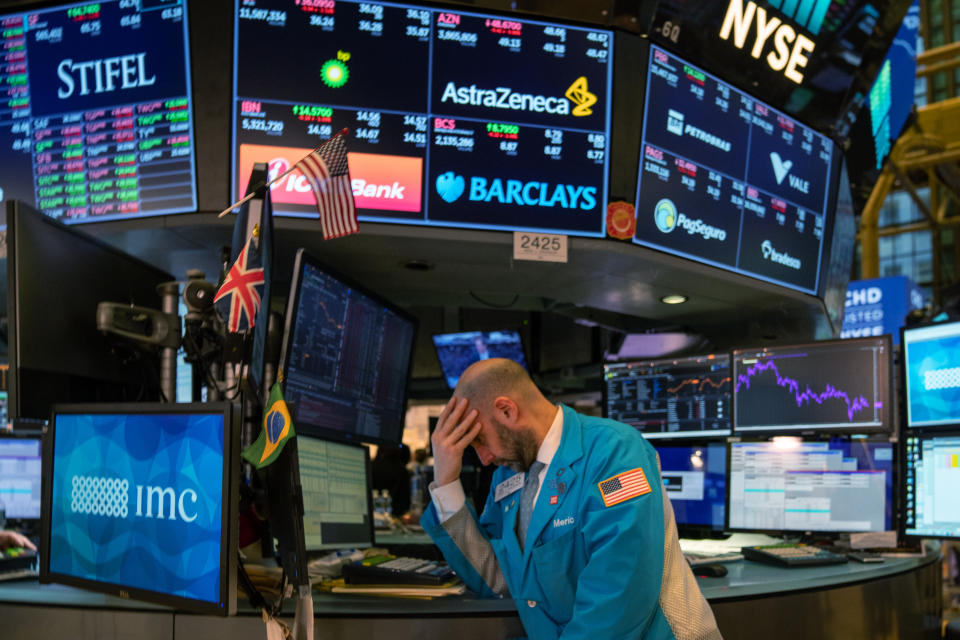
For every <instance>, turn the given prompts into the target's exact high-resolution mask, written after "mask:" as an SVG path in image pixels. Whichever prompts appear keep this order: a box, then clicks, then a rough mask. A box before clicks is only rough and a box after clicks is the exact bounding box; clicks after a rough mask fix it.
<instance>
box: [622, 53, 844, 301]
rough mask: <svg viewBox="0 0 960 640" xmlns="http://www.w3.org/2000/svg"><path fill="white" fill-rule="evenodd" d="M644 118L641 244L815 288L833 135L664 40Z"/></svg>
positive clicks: (653, 59) (653, 64)
mask: <svg viewBox="0 0 960 640" xmlns="http://www.w3.org/2000/svg"><path fill="white" fill-rule="evenodd" d="M643 123H644V124H643V140H642V144H641V153H640V175H639V180H638V188H637V201H636V204H637V206H636V212H637V231H636V237H635V239H634V241H635V242H637V243H638V244H642V245H645V246H649V247H653V248H655V249H661V250H664V251H668V252H670V253H674V254H678V255H681V256H685V257H688V258H691V259H693V260H697V261H699V262H705V263H707V264H711V265H714V266H717V267H720V268H723V269H727V270H730V271H734V272H737V273H742V274H745V275H749V276H752V277H755V278H760V279H762V280H767V281H769V282H775V283H777V284H781V285H784V286H787V287H791V288H794V289H798V290H800V291H805V292H807V293H812V294H816V293H817V287H818V281H819V274H820V262H821V259H822V258H823V255H822V254H823V244H824V243H823V239H824V232H825V229H826V228H827V221H828V217H829V216H830V215H831V213H830V205H829V201H830V176H831V168H832V164H833V155H834V145H833V143H832V142H831V141H830V139H829V138H826V137H825V136H823V135H821V134H819V133H817V132H816V131H814V130H813V129H811V128H809V127H806V126H804V125H802V124H800V123H799V122H797V121H796V120H794V119H792V118H790V117H788V116H786V115H784V114H782V113H780V112H778V111H776V110H775V109H773V108H772V107H770V106H767V105H766V104H764V103H763V102H760V101H759V100H756V99H755V98H753V97H751V96H749V95H747V94H745V93H743V92H742V91H739V90H737V89H735V88H733V87H732V86H731V85H730V84H727V83H726V82H723V81H722V80H719V79H718V78H716V77H715V76H712V75H710V74H709V73H706V72H705V71H703V70H701V69H699V68H697V67H695V66H694V65H692V64H690V63H688V62H685V61H684V60H681V59H679V58H677V57H675V56H673V55H671V54H669V53H667V52H666V51H664V50H662V49H659V48H657V47H655V46H651V48H650V63H649V67H648V69H647V98H646V107H645V110H644V114H643Z"/></svg>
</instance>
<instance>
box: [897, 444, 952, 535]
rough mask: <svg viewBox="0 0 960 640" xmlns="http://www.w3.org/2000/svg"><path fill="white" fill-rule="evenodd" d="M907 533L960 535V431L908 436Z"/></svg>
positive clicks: (905, 478) (904, 517)
mask: <svg viewBox="0 0 960 640" xmlns="http://www.w3.org/2000/svg"><path fill="white" fill-rule="evenodd" d="M904 457H905V459H904V467H903V468H904V477H903V487H904V489H903V534H904V535H906V536H920V537H924V538H960V492H958V491H957V487H960V431H957V430H953V431H949V432H943V431H938V432H927V433H919V432H911V433H909V434H907V435H906V437H905V438H904Z"/></svg>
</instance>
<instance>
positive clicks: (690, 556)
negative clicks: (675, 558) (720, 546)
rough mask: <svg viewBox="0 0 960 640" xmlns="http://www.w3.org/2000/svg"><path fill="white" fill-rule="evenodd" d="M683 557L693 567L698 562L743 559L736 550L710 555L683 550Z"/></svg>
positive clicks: (736, 560)
mask: <svg viewBox="0 0 960 640" xmlns="http://www.w3.org/2000/svg"><path fill="white" fill-rule="evenodd" d="M683 557H684V558H686V560H687V563H688V564H689V565H690V566H691V567H695V566H697V565H700V564H714V563H717V562H721V563H722V562H739V561H740V560H743V554H742V553H740V552H737V551H731V552H730V553H714V554H710V555H707V554H699V553H686V552H684V554H683Z"/></svg>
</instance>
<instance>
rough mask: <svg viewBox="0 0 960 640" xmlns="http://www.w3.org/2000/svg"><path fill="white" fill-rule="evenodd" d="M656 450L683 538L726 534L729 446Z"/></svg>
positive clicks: (673, 446)
mask: <svg viewBox="0 0 960 640" xmlns="http://www.w3.org/2000/svg"><path fill="white" fill-rule="evenodd" d="M654 448H655V449H656V450H657V455H659V456H660V477H661V479H662V480H663V486H664V488H665V489H666V490H667V496H668V497H669V498H670V504H671V505H672V506H673V515H674V518H675V519H676V521H677V528H678V529H679V531H680V534H681V535H691V534H699V533H706V532H715V531H722V530H723V527H724V524H725V523H726V518H725V514H724V511H725V505H726V500H727V446H726V444H725V443H723V442H711V443H707V442H704V443H700V444H665V443H661V442H658V443H656V444H654Z"/></svg>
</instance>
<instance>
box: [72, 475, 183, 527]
mask: <svg viewBox="0 0 960 640" xmlns="http://www.w3.org/2000/svg"><path fill="white" fill-rule="evenodd" d="M136 488H137V504H136V511H135V512H134V514H133V515H134V516H135V517H137V518H155V519H164V518H166V519H167V520H176V519H177V516H179V519H180V520H183V521H184V522H193V521H194V520H196V519H197V512H196V510H195V509H196V505H197V492H196V491H194V490H193V489H184V490H183V491H181V492H180V493H179V495H178V494H177V491H176V490H175V489H174V488H173V487H157V486H151V485H140V484H138V485H136ZM129 489H130V482H129V481H128V480H127V479H126V478H102V477H97V476H73V478H72V479H71V491H70V511H71V512H73V513H83V514H88V515H96V516H106V517H108V518H121V519H125V518H127V517H128V516H129V515H130V494H129ZM185 501H186V502H188V503H189V504H185Z"/></svg>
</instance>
